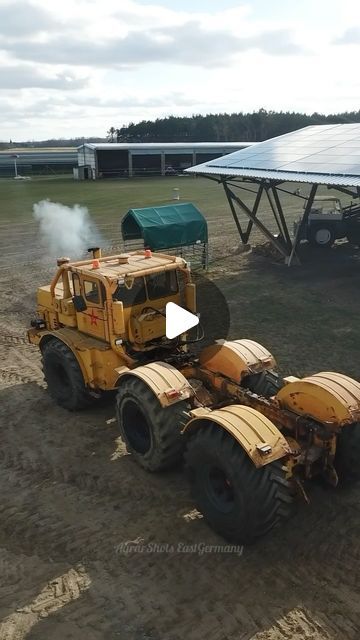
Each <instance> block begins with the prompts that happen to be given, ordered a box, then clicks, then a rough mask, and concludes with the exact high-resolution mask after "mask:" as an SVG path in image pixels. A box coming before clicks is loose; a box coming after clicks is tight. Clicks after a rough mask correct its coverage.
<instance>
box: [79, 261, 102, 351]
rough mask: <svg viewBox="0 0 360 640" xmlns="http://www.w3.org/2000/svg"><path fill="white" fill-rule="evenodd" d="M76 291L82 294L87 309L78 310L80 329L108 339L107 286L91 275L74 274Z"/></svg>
mask: <svg viewBox="0 0 360 640" xmlns="http://www.w3.org/2000/svg"><path fill="white" fill-rule="evenodd" d="M73 284H74V293H75V295H76V296H79V295H81V296H82V297H83V299H84V301H85V303H86V309H84V310H83V311H77V312H76V318H77V324H78V328H79V331H82V332H83V333H87V334H88V335H89V336H93V337H94V338H100V340H108V327H107V312H106V308H105V298H106V292H105V287H104V286H103V285H102V283H101V282H100V281H99V280H97V279H96V278H92V277H91V276H90V275H89V276H88V275H84V276H80V277H79V275H78V274H77V273H74V274H73Z"/></svg>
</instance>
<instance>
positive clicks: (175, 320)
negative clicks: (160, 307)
mask: <svg viewBox="0 0 360 640" xmlns="http://www.w3.org/2000/svg"><path fill="white" fill-rule="evenodd" d="M197 324H199V318H198V317H197V316H195V315H194V314H193V313H190V312H189V311H186V309H183V308H182V307H179V305H177V304H175V303H174V302H168V303H167V305H166V331H165V332H166V337H167V338H168V339H169V340H172V339H173V338H177V336H180V335H181V334H182V333H185V332H186V331H189V329H192V328H193V327H196V325H197Z"/></svg>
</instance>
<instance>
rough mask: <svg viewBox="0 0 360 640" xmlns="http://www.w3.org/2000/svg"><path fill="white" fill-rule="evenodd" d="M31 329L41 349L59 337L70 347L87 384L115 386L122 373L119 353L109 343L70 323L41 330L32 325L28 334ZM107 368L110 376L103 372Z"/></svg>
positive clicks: (97, 386)
mask: <svg viewBox="0 0 360 640" xmlns="http://www.w3.org/2000/svg"><path fill="white" fill-rule="evenodd" d="M31 332H32V333H31ZM30 333H31V342H32V343H33V344H38V345H39V347H40V349H41V348H42V347H43V346H44V345H45V344H46V342H48V341H49V340H52V339H55V340H59V341H60V342H63V343H64V344H65V345H66V346H67V347H69V349H70V350H71V351H72V353H73V354H74V357H75V358H76V360H77V362H78V364H79V367H80V369H81V373H82V374H83V377H84V381H85V384H86V385H87V386H89V387H91V388H93V389H97V388H100V389H105V390H111V389H114V388H115V385H116V380H117V378H118V376H119V357H118V356H117V354H116V353H114V351H112V349H111V346H110V345H109V344H108V343H106V342H103V341H102V340H97V338H93V337H91V336H88V335H86V334H83V333H81V332H79V331H77V330H76V329H71V328H68V327H63V328H61V329H57V330H56V331H41V332H37V330H33V329H31V330H30V331H29V332H28V334H30ZM29 338H30V335H29ZM124 368H125V367H122V369H124ZM105 369H107V370H108V375H107V376H105V374H104V371H105Z"/></svg>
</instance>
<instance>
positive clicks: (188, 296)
mask: <svg viewBox="0 0 360 640" xmlns="http://www.w3.org/2000/svg"><path fill="white" fill-rule="evenodd" d="M185 306H186V308H187V309H188V310H189V311H191V313H196V285H195V284H194V283H193V282H188V283H187V284H186V285H185Z"/></svg>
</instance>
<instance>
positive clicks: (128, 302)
mask: <svg viewBox="0 0 360 640" xmlns="http://www.w3.org/2000/svg"><path fill="white" fill-rule="evenodd" d="M178 291H179V284H178V278H177V272H176V271H174V270H173V271H163V272H161V273H154V274H152V275H148V276H146V277H145V278H134V279H133V280H132V281H131V282H130V283H129V284H127V283H126V282H125V281H124V282H121V283H119V284H118V286H117V289H116V291H115V293H114V294H113V299H114V300H119V301H121V302H122V303H123V305H124V307H133V306H136V305H137V304H143V303H144V302H146V300H158V299H159V298H167V297H169V296H173V295H175V294H176V293H177V292H178Z"/></svg>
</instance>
